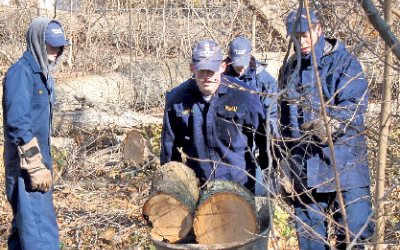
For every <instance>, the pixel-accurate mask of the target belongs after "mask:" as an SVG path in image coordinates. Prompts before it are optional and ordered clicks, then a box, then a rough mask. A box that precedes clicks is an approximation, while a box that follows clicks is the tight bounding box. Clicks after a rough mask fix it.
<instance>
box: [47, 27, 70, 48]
mask: <svg viewBox="0 0 400 250" xmlns="http://www.w3.org/2000/svg"><path fill="white" fill-rule="evenodd" d="M45 40H46V42H47V43H49V44H50V45H51V46H53V47H61V46H64V45H70V43H69V42H68V41H67V40H65V37H64V32H63V30H62V28H61V26H60V25H59V24H58V23H56V22H51V23H49V25H47V27H46V33H45Z"/></svg>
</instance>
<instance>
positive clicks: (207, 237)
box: [193, 181, 259, 244]
mask: <svg viewBox="0 0 400 250" xmlns="http://www.w3.org/2000/svg"><path fill="white" fill-rule="evenodd" d="M193 226H194V232H195V235H196V239H197V241H198V242H199V243H200V244H225V243H231V242H240V241H244V240H246V239H249V238H252V237H254V235H255V234H257V233H258V231H259V228H258V221H257V216H256V211H255V200H254V196H253V194H252V193H251V192H250V191H249V190H247V189H246V188H245V187H244V186H242V185H240V184H239V183H236V182H232V181H214V182H210V183H209V184H208V185H207V187H206V190H205V191H204V192H203V193H202V195H201V198H200V202H199V206H198V208H197V211H196V214H195V218H194V223H193Z"/></svg>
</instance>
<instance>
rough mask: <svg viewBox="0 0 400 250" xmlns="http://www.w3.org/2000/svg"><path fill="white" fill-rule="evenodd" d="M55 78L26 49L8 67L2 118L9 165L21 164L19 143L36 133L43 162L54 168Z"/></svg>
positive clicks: (6, 160) (16, 165)
mask: <svg viewBox="0 0 400 250" xmlns="http://www.w3.org/2000/svg"><path fill="white" fill-rule="evenodd" d="M53 88H54V79H53V78H52V77H51V75H50V74H49V76H48V79H46V77H45V75H44V74H43V72H42V70H41V69H40V67H39V65H38V63H37V62H36V60H35V58H34V56H33V55H32V54H31V53H30V52H29V51H25V52H24V54H23V56H22V57H21V58H20V59H19V60H18V61H17V62H16V63H15V64H13V65H12V66H11V67H10V68H9V69H8V71H7V74H6V76H5V78H4V82H3V111H4V113H3V116H4V117H3V122H4V137H5V147H4V148H5V154H4V160H5V164H6V166H15V167H16V168H19V164H20V158H19V156H18V149H17V146H22V145H24V144H26V143H28V142H30V141H31V140H32V139H33V137H36V138H37V139H38V142H39V146H40V150H41V153H42V156H43V159H42V162H43V164H44V165H45V166H46V167H48V168H49V169H51V166H52V164H51V156H50V128H51V125H50V124H51V122H52V121H51V120H52V113H53V112H52V110H53V103H54V95H53Z"/></svg>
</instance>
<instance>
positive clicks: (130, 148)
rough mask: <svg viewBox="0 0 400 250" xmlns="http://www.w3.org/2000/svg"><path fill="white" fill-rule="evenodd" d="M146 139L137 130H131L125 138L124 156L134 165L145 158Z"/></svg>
mask: <svg viewBox="0 0 400 250" xmlns="http://www.w3.org/2000/svg"><path fill="white" fill-rule="evenodd" d="M144 148H145V145H144V139H143V136H142V135H141V134H140V133H139V132H138V131H136V130H132V131H130V132H129V133H128V134H127V135H126V138H125V146H124V157H125V159H126V160H127V161H128V162H129V163H132V164H134V165H139V163H141V162H142V161H143V158H144Z"/></svg>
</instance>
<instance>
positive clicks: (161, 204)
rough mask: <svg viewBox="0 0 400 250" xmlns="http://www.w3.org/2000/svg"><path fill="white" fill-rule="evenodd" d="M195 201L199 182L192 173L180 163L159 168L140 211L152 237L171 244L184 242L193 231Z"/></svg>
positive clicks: (197, 197)
mask: <svg viewBox="0 0 400 250" xmlns="http://www.w3.org/2000/svg"><path fill="white" fill-rule="evenodd" d="M198 199H199V191H198V179H197V178H196V174H195V173H194V171H193V170H192V169H190V168H189V167H187V166H186V165H184V164H183V163H180V162H169V163H167V164H164V165H163V166H161V167H160V169H159V170H158V172H157V173H156V174H155V176H154V179H153V184H152V189H151V192H150V198H149V199H148V200H147V201H146V203H145V204H144V207H143V214H144V215H145V216H147V217H148V221H149V222H150V223H151V225H152V230H151V232H150V234H151V236H152V237H153V238H154V239H156V240H158V241H167V242H170V243H174V242H177V241H179V240H181V239H183V238H184V237H185V236H186V235H187V234H188V233H189V231H190V230H191V229H192V227H193V214H194V211H195V209H196V204H197V201H198Z"/></svg>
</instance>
